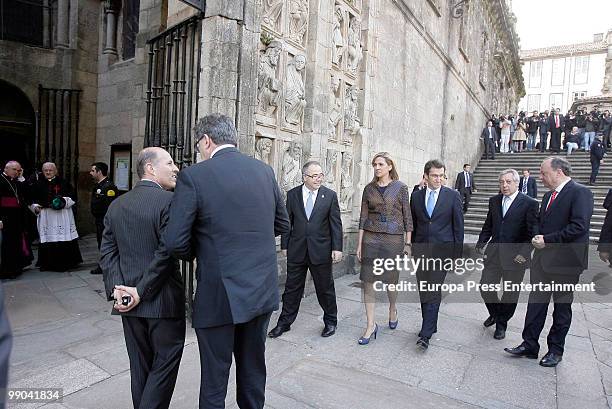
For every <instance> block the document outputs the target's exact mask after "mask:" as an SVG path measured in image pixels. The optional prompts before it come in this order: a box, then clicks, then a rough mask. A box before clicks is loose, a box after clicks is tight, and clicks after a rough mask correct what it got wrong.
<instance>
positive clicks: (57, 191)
mask: <svg viewBox="0 0 612 409" xmlns="http://www.w3.org/2000/svg"><path fill="white" fill-rule="evenodd" d="M42 171H43V174H44V178H40V179H39V180H38V182H36V184H35V185H34V186H33V189H32V193H33V196H32V205H30V209H31V210H32V211H33V212H34V213H35V214H36V215H37V216H38V220H37V227H38V234H39V236H40V245H39V247H38V262H37V266H39V267H40V270H41V271H66V270H69V269H71V268H74V267H76V266H77V265H79V264H80V263H81V262H82V261H83V259H82V258H81V252H80V250H79V244H78V242H77V239H78V237H79V234H78V233H77V229H76V224H75V221H74V213H73V211H72V206H74V204H75V198H76V195H75V192H74V189H73V188H72V185H70V183H68V182H67V181H65V180H64V179H62V178H61V177H60V176H58V174H57V167H56V166H55V164H54V163H53V162H47V163H45V164H44V165H43V167H42Z"/></svg>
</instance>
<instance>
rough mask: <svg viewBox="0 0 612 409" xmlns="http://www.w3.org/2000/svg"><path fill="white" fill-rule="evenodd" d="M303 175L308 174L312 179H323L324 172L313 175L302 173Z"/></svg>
mask: <svg viewBox="0 0 612 409" xmlns="http://www.w3.org/2000/svg"><path fill="white" fill-rule="evenodd" d="M304 176H308V177H309V178H313V179H323V177H325V174H324V173H315V174H314V175H306V174H305V175H304Z"/></svg>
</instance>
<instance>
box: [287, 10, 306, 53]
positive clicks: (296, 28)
mask: <svg viewBox="0 0 612 409" xmlns="http://www.w3.org/2000/svg"><path fill="white" fill-rule="evenodd" d="M307 27H308V1H307V0H289V39H291V40H293V41H295V42H296V43H298V44H300V45H303V44H304V35H305V34H306V28H307Z"/></svg>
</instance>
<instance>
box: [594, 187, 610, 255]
mask: <svg viewBox="0 0 612 409" xmlns="http://www.w3.org/2000/svg"><path fill="white" fill-rule="evenodd" d="M603 207H604V209H606V210H607V212H606V218H605V220H604V224H603V226H601V232H600V233H599V244H598V246H597V251H601V252H607V253H609V252H611V251H612V212H611V211H610V208H611V207H612V189H610V190H608V194H607V195H606V198H605V199H604V202H603Z"/></svg>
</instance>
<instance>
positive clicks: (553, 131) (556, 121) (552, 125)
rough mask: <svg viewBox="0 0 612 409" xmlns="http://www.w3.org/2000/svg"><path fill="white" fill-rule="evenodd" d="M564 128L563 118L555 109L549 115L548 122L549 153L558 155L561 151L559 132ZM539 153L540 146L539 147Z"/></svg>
mask: <svg viewBox="0 0 612 409" xmlns="http://www.w3.org/2000/svg"><path fill="white" fill-rule="evenodd" d="M564 127H565V118H564V117H563V115H561V111H560V110H559V108H557V109H556V110H555V111H554V112H552V113H551V115H550V118H549V120H548V130H549V131H550V150H551V152H556V153H559V151H561V132H562V131H563V129H564ZM540 152H544V151H543V150H542V146H540Z"/></svg>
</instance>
